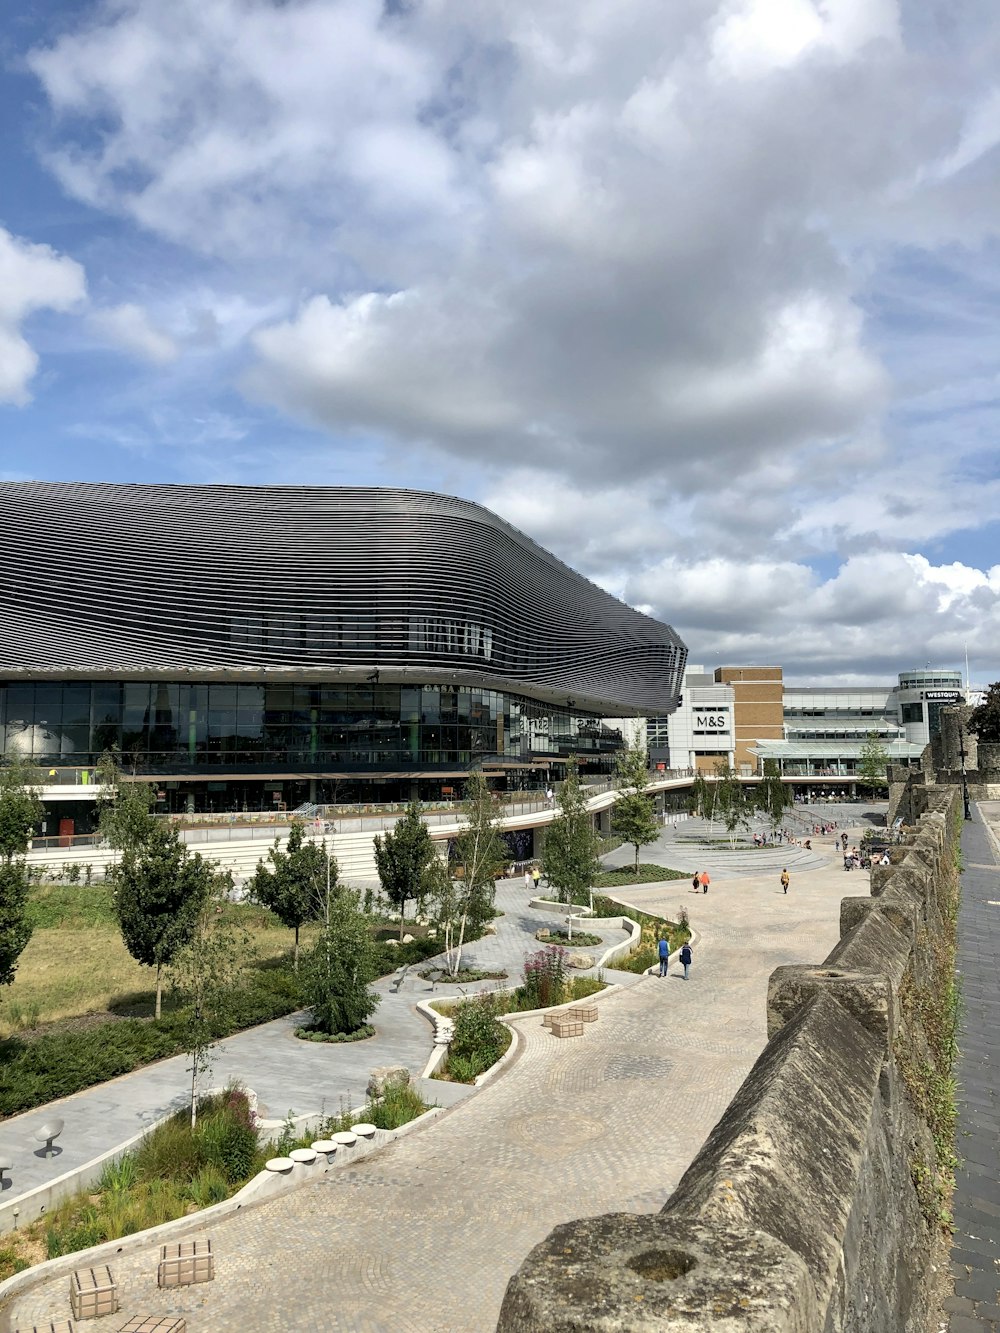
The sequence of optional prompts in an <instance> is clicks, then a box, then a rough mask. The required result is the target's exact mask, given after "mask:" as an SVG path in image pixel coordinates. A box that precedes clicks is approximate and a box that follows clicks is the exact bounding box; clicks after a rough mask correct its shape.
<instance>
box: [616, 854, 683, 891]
mask: <svg viewBox="0 0 1000 1333" xmlns="http://www.w3.org/2000/svg"><path fill="white" fill-rule="evenodd" d="M690 878H691V872H690V871H689V870H670V869H669V868H668V867H667V866H654V865H650V864H649V862H644V861H640V862H639V873H638V874H636V872H635V867H634V866H622V867H621V868H620V869H618V870H604V871H602V872H601V874H599V875H598V876H597V878H596V879H595V880H594V888H595V889H621V888H624V887H625V886H626V885H627V884H660V883H662V882H663V881H664V880H668V879H690Z"/></svg>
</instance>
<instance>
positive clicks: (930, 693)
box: [923, 690, 962, 703]
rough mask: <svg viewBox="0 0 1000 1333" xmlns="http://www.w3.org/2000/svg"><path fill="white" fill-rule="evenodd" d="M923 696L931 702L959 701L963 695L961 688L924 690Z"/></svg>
mask: <svg viewBox="0 0 1000 1333" xmlns="http://www.w3.org/2000/svg"><path fill="white" fill-rule="evenodd" d="M923 697H924V698H925V699H926V700H928V702H930V701H931V700H934V701H936V702H939V703H957V702H958V700H959V699H961V697H962V693H961V691H960V690H924V692H923Z"/></svg>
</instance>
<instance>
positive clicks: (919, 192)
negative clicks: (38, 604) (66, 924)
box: [0, 0, 1000, 680]
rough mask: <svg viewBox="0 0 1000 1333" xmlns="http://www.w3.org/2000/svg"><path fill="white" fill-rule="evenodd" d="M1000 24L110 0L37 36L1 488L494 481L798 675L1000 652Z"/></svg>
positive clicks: (487, 484)
mask: <svg viewBox="0 0 1000 1333" xmlns="http://www.w3.org/2000/svg"><path fill="white" fill-rule="evenodd" d="M998 45H1000V40H998V31H997V25H996V24H995V22H994V21H993V18H992V15H991V11H990V6H989V5H986V4H985V3H981V4H971V5H969V6H964V7H963V8H962V9H961V11H956V10H955V9H954V8H953V7H952V6H950V5H949V6H946V5H945V4H944V3H938V0H920V3H916V0H913V2H912V3H911V2H910V0H824V3H820V0H675V3H673V4H671V5H670V6H666V7H665V6H663V5H662V3H660V0H618V2H617V3H616V4H614V5H612V4H609V3H608V2H607V0H600V2H598V0H574V3H570V0H550V3H549V4H548V5H546V6H545V7H544V8H542V9H539V8H538V7H534V6H512V5H510V4H509V3H505V2H504V0H476V3H469V0H416V2H415V3H413V4H411V5H407V6H401V5H395V4H394V5H385V6H383V4H382V3H381V0H284V2H283V3H280V4H279V3H277V0H197V2H196V0H172V3H171V4H170V5H163V4H162V3H159V2H158V0H101V2H97V0H77V2H76V3H72V4H59V3H56V2H55V0H48V2H46V0H36V3H34V4H27V3H25V4H22V5H21V6H19V12H18V13H17V14H15V15H14V17H13V18H12V19H10V18H9V19H8V21H7V24H6V27H5V32H4V35H3V38H2V44H0V59H2V65H3V79H2V83H0V114H2V123H3V127H4V134H3V135H2V136H0V171H2V180H3V184H4V189H3V191H2V194H0V274H2V275H3V279H4V280H3V282H2V283H0V431H2V434H0V476H3V477H4V478H6V479H9V480H17V479H21V478H30V477H37V478H45V479H55V480H60V479H65V480H70V479H86V480H100V479H107V480H116V481H129V480H134V481H151V480H155V481H165V482H241V483H265V482H267V483H275V482H286V483H314V484H316V483H322V484H347V483H352V484H373V485H401V486H416V487H424V488H428V489H441V490H446V491H451V492H454V493H458V494H462V495H467V496H470V497H472V498H475V499H479V500H482V501H483V502H484V503H486V504H489V505H490V506H491V507H493V508H496V509H497V510H498V511H500V512H502V513H503V514H504V515H505V516H506V517H507V518H509V519H510V520H511V521H512V522H514V523H516V524H518V525H519V526H520V527H522V528H523V529H524V530H526V531H527V532H529V533H530V534H531V535H532V536H534V537H535V538H536V539H537V540H539V541H541V542H542V543H543V544H545V545H547V546H549V547H551V548H552V549H554V550H556V551H557V552H558V554H560V555H561V556H562V557H563V558H564V559H566V560H568V561H569V562H570V563H572V564H574V565H576V566H577V567H578V568H580V569H582V570H583V571H584V572H586V573H587V574H589V575H590V576H591V577H593V578H595V579H596V580H597V581H599V582H601V583H602V584H604V585H605V586H607V587H609V588H611V589H612V590H613V591H615V592H616V593H618V594H619V595H622V596H625V597H626V598H627V599H628V600H630V601H631V602H633V603H634V604H637V605H640V606H642V607H643V608H645V609H648V610H650V611H652V612H653V613H654V614H657V615H659V616H661V617H662V618H664V619H666V620H669V621H670V622H671V623H673V624H674V625H675V626H676V627H677V628H678V629H679V630H680V632H681V633H682V634H683V635H684V637H685V639H686V640H687V642H688V643H689V646H690V648H691V653H692V658H693V659H694V660H702V661H708V662H714V661H717V660H723V659H728V660H732V661H769V662H770V661H781V662H783V663H784V664H785V666H786V670H787V671H788V673H789V674H790V675H792V676H797V677H799V678H801V679H804V678H830V679H834V678H836V679H845V680H846V679H852V678H866V679H867V678H872V677H875V676H879V677H884V676H886V675H893V674H894V673H895V672H896V671H898V670H900V669H905V668H908V667H910V666H913V665H918V664H919V665H922V664H923V662H925V661H927V660H930V661H931V664H932V665H938V666H945V665H953V664H957V663H959V662H960V661H961V660H962V658H963V655H964V650H965V646H966V644H968V645H969V652H970V657H971V659H972V663H973V676H974V677H976V678H978V679H980V680H988V679H993V678H994V677H995V676H996V675H997V669H998V667H1000V652H998V638H997V635H998V629H1000V561H998V559H997V557H996V555H995V552H996V549H997V546H996V542H997V536H998V524H1000V478H998V467H997V451H996V445H995V439H996V434H997V432H996V427H997V425H998V424H1000V423H998V407H997V398H998V372H997V361H998V356H997V353H998V335H997V332H996V327H997V320H996V311H997V296H998V293H1000V262H998V256H1000V248H998V238H997V227H998V223H997V219H998V218H1000V208H998V203H1000V200H998V190H997V180H998V177H997V148H996V145H997V142H998V141H1000V92H998V89H997V82H996V76H995V74H994V70H995V69H996V68H1000V62H998V60H997V56H998V55H1000V52H998V50H997V47H998Z"/></svg>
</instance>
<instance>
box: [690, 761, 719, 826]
mask: <svg viewBox="0 0 1000 1333" xmlns="http://www.w3.org/2000/svg"><path fill="white" fill-rule="evenodd" d="M714 805H715V788H714V787H710V786H709V785H708V779H707V778H706V777H705V774H704V773H703V772H702V771H701V769H700V768H699V769H696V770H695V775H694V781H693V782H692V783H691V804H690V811H691V814H693V815H700V816H701V818H702V819H710V818H711V816H712V813H713V809H714Z"/></svg>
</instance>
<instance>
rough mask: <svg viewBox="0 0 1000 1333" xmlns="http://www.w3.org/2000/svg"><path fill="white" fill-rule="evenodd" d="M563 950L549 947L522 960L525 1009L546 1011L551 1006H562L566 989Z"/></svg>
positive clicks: (553, 946) (565, 953) (566, 956)
mask: <svg viewBox="0 0 1000 1333" xmlns="http://www.w3.org/2000/svg"><path fill="white" fill-rule="evenodd" d="M568 957H569V955H568V953H567V952H566V950H565V949H562V948H560V947H559V946H558V945H551V946H550V947H549V948H547V949H539V950H537V952H535V953H531V954H528V956H527V957H526V958H525V960H524V985H523V986H522V987H521V990H522V992H523V994H524V1000H525V1006H524V1007H525V1008H527V1009H547V1008H548V1007H549V1006H550V1005H553V1004H562V1002H563V998H564V991H565V989H566V959H567V958H568Z"/></svg>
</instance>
